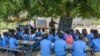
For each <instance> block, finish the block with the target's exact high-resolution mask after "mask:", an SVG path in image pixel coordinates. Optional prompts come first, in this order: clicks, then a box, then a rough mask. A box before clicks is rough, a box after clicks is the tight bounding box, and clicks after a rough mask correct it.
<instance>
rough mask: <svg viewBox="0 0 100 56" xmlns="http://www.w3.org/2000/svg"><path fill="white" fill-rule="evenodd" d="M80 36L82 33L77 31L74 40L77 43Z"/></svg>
mask: <svg viewBox="0 0 100 56" xmlns="http://www.w3.org/2000/svg"><path fill="white" fill-rule="evenodd" d="M79 35H80V31H79V30H76V32H75V33H74V39H75V41H77V40H79Z"/></svg>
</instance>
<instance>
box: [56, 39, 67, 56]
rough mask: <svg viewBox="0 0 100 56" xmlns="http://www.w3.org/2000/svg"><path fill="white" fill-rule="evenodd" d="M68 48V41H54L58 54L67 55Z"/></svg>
mask: <svg viewBox="0 0 100 56" xmlns="http://www.w3.org/2000/svg"><path fill="white" fill-rule="evenodd" d="M67 48H68V45H67V43H66V42H65V41H64V40H62V39H59V40H56V41H55V43H54V51H55V54H56V56H66V49H67Z"/></svg>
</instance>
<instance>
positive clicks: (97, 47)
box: [91, 38, 100, 52]
mask: <svg viewBox="0 0 100 56" xmlns="http://www.w3.org/2000/svg"><path fill="white" fill-rule="evenodd" d="M91 46H92V47H93V50H94V51H95V52H100V38H96V39H93V40H92V42H91Z"/></svg>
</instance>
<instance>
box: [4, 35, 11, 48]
mask: <svg viewBox="0 0 100 56" xmlns="http://www.w3.org/2000/svg"><path fill="white" fill-rule="evenodd" d="M2 43H3V47H5V48H7V47H8V44H9V38H8V37H6V36H4V38H3V40H2Z"/></svg>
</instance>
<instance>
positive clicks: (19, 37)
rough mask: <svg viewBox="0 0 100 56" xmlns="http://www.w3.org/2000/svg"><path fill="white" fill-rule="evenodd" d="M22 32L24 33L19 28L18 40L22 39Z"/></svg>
mask: <svg viewBox="0 0 100 56" xmlns="http://www.w3.org/2000/svg"><path fill="white" fill-rule="evenodd" d="M22 34H23V32H22V30H21V29H20V28H17V33H16V38H17V39H18V40H22Z"/></svg>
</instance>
